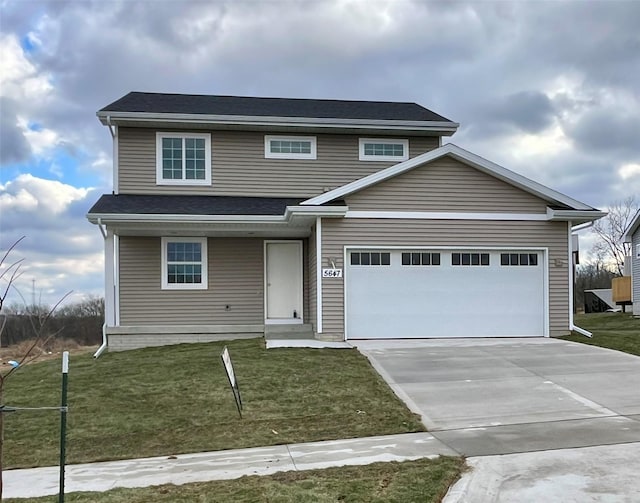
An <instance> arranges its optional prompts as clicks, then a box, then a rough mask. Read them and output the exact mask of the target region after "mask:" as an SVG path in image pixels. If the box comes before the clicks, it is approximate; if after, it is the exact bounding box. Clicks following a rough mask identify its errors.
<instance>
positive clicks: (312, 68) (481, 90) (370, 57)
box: [0, 0, 640, 287]
mask: <svg viewBox="0 0 640 503" xmlns="http://www.w3.org/2000/svg"><path fill="white" fill-rule="evenodd" d="M0 1H2V0H0ZM2 9H3V13H2V16H3V23H2V25H3V27H2V32H3V33H2V35H0V56H1V58H0V65H1V66H0V79H1V80H0V95H1V97H0V106H1V107H2V110H1V113H0V133H1V135H2V144H1V145H0V163H1V164H2V165H4V166H5V168H4V171H3V180H4V181H3V183H4V185H3V186H2V189H1V190H0V194H1V195H0V201H1V204H3V205H5V206H3V208H2V209H3V214H2V215H0V218H1V219H2V221H1V222H0V224H1V225H2V231H3V235H2V239H3V240H4V239H5V237H10V236H14V235H17V234H16V233H18V232H19V229H20V228H22V229H25V233H27V234H29V239H30V241H29V244H25V247H26V248H28V253H30V254H31V253H33V254H34V255H32V257H33V258H34V263H35V262H37V264H46V265H43V266H42V269H41V270H38V274H41V272H40V271H43V273H42V274H43V275H46V274H44V271H46V269H47V267H50V268H52V269H53V270H56V271H62V270H63V269H64V267H63V262H62V260H63V259H64V260H72V261H73V260H77V261H78V262H77V263H78V264H91V263H95V257H98V256H100V249H101V246H102V245H101V242H100V240H101V238H100V235H99V233H97V232H96V229H95V228H93V227H92V226H91V225H89V224H88V223H87V222H86V220H85V219H84V213H86V210H87V209H88V208H89V206H90V205H91V204H92V203H93V201H94V200H95V199H97V197H98V194H99V192H102V191H105V192H106V191H110V190H109V188H106V189H104V190H90V189H89V188H88V187H97V186H105V187H106V186H108V184H109V183H110V181H111V173H110V170H111V137H110V135H109V133H108V131H107V129H106V128H105V127H103V126H101V125H100V124H99V122H98V121H97V120H96V118H95V111H96V110H98V109H99V108H101V107H102V106H104V105H106V104H108V103H110V102H112V101H113V100H115V99H117V98H119V97H120V96H122V95H124V94H125V93H127V92H129V91H131V90H139V91H159V92H178V93H179V92H182V93H205V94H232V95H254V96H285V97H312V98H343V99H380V100H399V101H416V102H418V103H420V104H422V105H424V106H426V107H428V108H431V109H433V110H434V111H436V112H438V113H440V114H442V115H444V116H446V117H448V118H450V119H452V120H454V121H457V122H460V123H461V128H460V130H459V131H458V133H457V134H456V135H455V136H454V137H453V138H452V140H453V142H454V143H456V144H458V145H460V146H462V147H464V148H467V149H469V150H472V151H474V152H477V153H478V154H479V155H482V156H484V157H486V158H488V159H490V160H493V161H495V162H498V163H499V164H502V165H504V166H505V167H507V168H509V169H512V170H514V171H517V172H519V173H522V174H523V175H525V176H529V177H530V178H532V179H534V180H537V181H539V182H541V183H544V184H546V185H549V186H551V187H552V188H554V189H557V190H560V191H563V192H566V193H567V194H568V195H570V196H572V197H574V198H576V199H579V200H583V201H584V202H586V203H589V204H592V205H595V206H601V207H604V206H606V205H607V204H608V203H609V202H611V201H613V200H617V199H621V198H624V197H625V196H628V195H631V194H634V193H640V181H639V180H638V174H637V166H638V165H640V153H639V149H638V146H637V132H638V131H640V122H639V120H640V119H638V117H640V96H639V95H638V89H640V30H638V28H637V20H638V19H640V2H588V3H584V2H572V1H557V2H481V3H479V2H471V1H456V2H424V1H421V0H415V1H410V0H404V1H396V0H326V1H322V2H307V1H304V2H303V1H295V0H281V1H278V2H255V1H241V0H235V1H216V2H203V1H185V2H181V3H180V8H179V9H177V8H176V2H174V1H168V0H155V1H153V2H152V1H129V0H111V1H108V2H80V1H77V2H63V1H57V0H49V1H47V0H30V1H20V2H18V1H14V2H4V3H3V4H2ZM97 34H99V36H97ZM28 174H30V175H31V177H32V178H28V177H21V176H22V175H28ZM51 176H55V177H56V178H57V179H58V181H55V180H48V179H47V178H50V177H51ZM56 183H59V185H56ZM4 212H10V213H9V217H7V216H5V215H4ZM21 226H22V227H21ZM7 229H9V230H10V231H11V234H10V235H7V236H5V231H6V230H7ZM30 256H31V255H30ZM66 265H67V266H69V264H66ZM34 267H35V265H34ZM83 268H84V266H82V265H79V266H78V270H84V269H83ZM59 273H60V274H62V272H59ZM56 274H58V273H56ZM96 274H97V273H96ZM52 277H53V276H52ZM83 277H84V276H83ZM87 277H88V276H87ZM97 277H98V276H97V275H96V276H95V278H97ZM43 281H44V280H43ZM96 285H98V287H99V285H101V280H100V281H97V282H96Z"/></svg>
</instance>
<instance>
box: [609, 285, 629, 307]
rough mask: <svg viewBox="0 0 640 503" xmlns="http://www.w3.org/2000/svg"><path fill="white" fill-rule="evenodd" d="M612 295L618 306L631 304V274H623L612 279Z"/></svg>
mask: <svg viewBox="0 0 640 503" xmlns="http://www.w3.org/2000/svg"><path fill="white" fill-rule="evenodd" d="M611 297H612V300H613V302H614V303H615V304H616V305H617V306H622V310H623V311H624V306H630V305H631V276H621V277H619V278H613V279H612V280H611Z"/></svg>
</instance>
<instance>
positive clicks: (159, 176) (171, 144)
mask: <svg viewBox="0 0 640 503" xmlns="http://www.w3.org/2000/svg"><path fill="white" fill-rule="evenodd" d="M156 183H157V184H158V185H211V135H210V134H208V133H156Z"/></svg>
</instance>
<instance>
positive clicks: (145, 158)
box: [118, 127, 439, 197]
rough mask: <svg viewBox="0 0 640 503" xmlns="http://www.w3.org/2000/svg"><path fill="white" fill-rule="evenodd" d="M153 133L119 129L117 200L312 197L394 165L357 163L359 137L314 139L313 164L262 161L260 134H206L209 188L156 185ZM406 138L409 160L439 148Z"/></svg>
mask: <svg viewBox="0 0 640 503" xmlns="http://www.w3.org/2000/svg"><path fill="white" fill-rule="evenodd" d="M156 131H157V130H155V129H146V128H123V127H121V128H119V129H118V154H119V156H118V163H119V173H118V175H119V176H118V191H119V192H120V193H121V194H151V193H153V194H194V195H196V194H198V195H235V196H238V195H243V196H246V195H252V196H265V197H269V196H274V197H275V196H288V197H311V196H314V195H317V194H319V193H322V192H323V191H324V190H327V189H333V188H336V187H339V186H341V185H344V184H346V183H349V182H352V181H354V180H357V179H359V178H362V177H364V176H367V175H370V174H371V173H374V172H376V171H379V170H381V169H384V168H385V167H388V166H391V165H392V164H395V163H394V162H380V161H359V160H358V139H359V138H360V137H361V136H360V135H330V134H318V135H315V136H316V138H317V159H316V160H294V159H265V158H264V135H265V133H261V132H240V131H210V133H211V150H212V153H211V164H212V168H211V169H212V172H211V173H212V174H211V179H212V185H211V186H167V185H156ZM197 132H198V133H202V132H207V131H202V130H198V131H197ZM267 134H270V133H267ZM366 136H367V137H369V135H366ZM405 138H409V155H410V157H415V156H416V155H419V154H422V153H424V152H427V151H429V150H433V149H435V148H437V147H438V146H439V138H438V137H435V136H429V137H409V136H407V137H405Z"/></svg>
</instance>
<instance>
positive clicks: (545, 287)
mask: <svg viewBox="0 0 640 503" xmlns="http://www.w3.org/2000/svg"><path fill="white" fill-rule="evenodd" d="M351 250H376V251H384V250H393V251H397V250H435V251H438V250H448V251H457V250H460V251H467V250H469V251H494V252H500V251H511V250H513V251H527V250H529V251H536V252H541V253H542V267H543V271H542V274H543V285H542V292H543V301H542V306H543V320H542V324H543V325H542V326H543V332H544V333H543V335H544V337H549V248H548V247H546V246H509V245H500V246H469V245H465V246H456V245H450V246H443V245H438V246H425V245H411V244H407V245H383V244H378V245H371V244H369V245H359V244H349V245H344V247H343V264H344V272H345V274H344V278H343V299H344V300H343V316H344V319H343V324H344V338H345V340H349V333H348V328H347V326H348V323H347V320H348V316H349V313H348V309H349V307H348V302H347V298H348V297H347V291H348V288H349V272H348V264H349V263H350V262H349V252H350V251H351ZM497 337H499V336H497ZM358 340H359V339H358Z"/></svg>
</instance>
